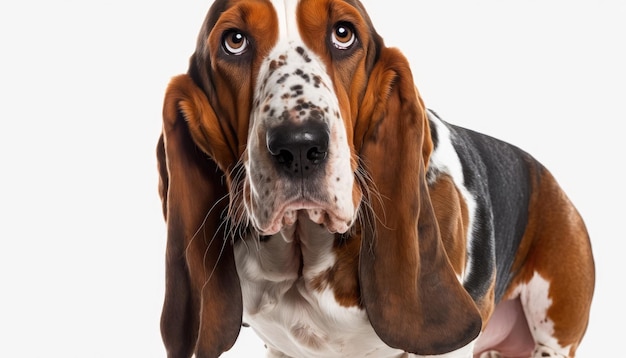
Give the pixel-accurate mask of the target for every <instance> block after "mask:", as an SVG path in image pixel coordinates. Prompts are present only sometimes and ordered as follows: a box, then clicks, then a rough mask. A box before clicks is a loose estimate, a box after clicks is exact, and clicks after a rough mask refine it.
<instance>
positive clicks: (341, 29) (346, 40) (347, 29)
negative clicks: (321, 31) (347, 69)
mask: <svg viewBox="0 0 626 358" xmlns="http://www.w3.org/2000/svg"><path fill="white" fill-rule="evenodd" d="M331 41H332V43H333V45H334V46H335V47H336V48H337V49H339V50H347V49H349V48H350V47H351V46H352V45H354V43H355V42H356V34H355V32H354V27H353V26H352V24H350V23H347V22H339V23H337V24H336V25H335V28H334V29H333V32H332V34H331Z"/></svg>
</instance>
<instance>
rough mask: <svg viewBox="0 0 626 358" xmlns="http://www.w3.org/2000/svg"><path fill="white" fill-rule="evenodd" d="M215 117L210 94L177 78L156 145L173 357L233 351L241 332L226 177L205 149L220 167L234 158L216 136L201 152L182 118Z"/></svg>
mask: <svg viewBox="0 0 626 358" xmlns="http://www.w3.org/2000/svg"><path fill="white" fill-rule="evenodd" d="M211 115H213V116H214V113H213V111H212V109H211V106H210V105H209V103H208V101H207V100H206V97H205V96H204V94H203V93H202V91H200V89H199V88H198V87H196V86H195V85H194V83H193V81H191V79H190V78H189V77H188V76H187V75H181V76H178V77H175V78H173V79H172V81H171V82H170V85H169V87H168V89H167V92H166V95H165V102H164V108H163V132H162V135H161V138H160V139H159V143H158V147H157V158H158V161H159V173H160V176H161V178H160V193H161V199H162V201H163V211H164V215H165V219H166V222H167V248H166V251H167V253H166V255H167V256H166V284H165V301H164V304H163V312H162V315H161V333H162V337H163V342H164V344H165V346H166V349H167V352H168V356H169V357H189V356H191V354H192V353H194V352H195V353H196V356H202V357H217V356H219V355H220V354H221V353H222V352H224V351H226V350H228V349H230V348H231V347H232V345H233V344H234V342H235V340H236V339H237V336H238V334H239V329H240V327H241V316H242V298H241V289H240V286H239V278H238V276H237V271H236V268H235V262H234V256H233V250H232V245H231V244H230V242H228V241H225V240H226V239H225V237H226V236H225V234H224V225H223V224H222V223H221V215H222V214H223V212H224V210H225V208H226V207H227V205H228V200H227V199H225V198H226V197H227V193H228V191H227V188H226V185H225V184H224V182H223V172H222V171H221V170H220V169H219V168H218V166H217V164H216V163H215V161H214V160H211V159H210V158H209V157H208V156H207V155H206V154H205V153H204V152H203V151H205V152H206V153H209V154H211V156H215V157H218V158H220V159H221V160H223V161H222V163H228V162H229V161H228V160H229V155H230V154H229V151H228V150H222V149H223V147H224V146H225V145H226V146H227V143H226V142H225V140H224V139H222V137H220V136H218V135H212V136H206V137H205V142H203V143H202V144H203V147H202V148H201V149H202V150H200V148H198V146H197V142H195V141H194V140H193V139H192V133H193V132H198V131H202V130H203V129H200V128H190V127H189V122H188V121H187V120H185V119H189V117H190V116H200V117H203V118H202V119H206V120H207V122H210V120H211V119H210V118H206V117H208V116H211ZM207 139H210V141H209V140H207ZM209 144H210V146H209ZM215 157H214V158H215ZM222 170H224V168H222Z"/></svg>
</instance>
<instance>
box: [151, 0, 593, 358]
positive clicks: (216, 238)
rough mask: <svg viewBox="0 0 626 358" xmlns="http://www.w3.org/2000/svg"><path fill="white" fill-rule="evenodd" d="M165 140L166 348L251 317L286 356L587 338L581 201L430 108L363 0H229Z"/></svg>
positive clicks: (478, 351) (225, 340)
mask: <svg viewBox="0 0 626 358" xmlns="http://www.w3.org/2000/svg"><path fill="white" fill-rule="evenodd" d="M158 154H159V163H160V173H161V194H162V199H163V209H164V215H165V218H166V221H167V224H168V247H167V259H168V261H167V284H166V298H165V303H164V309H163V316H162V333H163V339H164V342H165V345H166V348H167V350H168V355H169V356H170V357H188V356H191V354H193V353H195V354H196V356H197V357H212V356H218V355H219V354H221V353H222V352H223V351H225V350H227V349H229V348H230V347H231V346H232V344H233V343H234V341H235V339H236V337H237V335H238V332H239V327H240V326H241V324H242V323H246V324H249V325H250V326H251V327H252V328H253V329H254V330H255V331H256V332H257V333H258V335H259V336H260V337H261V338H262V339H263V341H264V342H265V343H266V346H267V348H268V350H267V355H268V356H271V357H285V356H288V357H364V356H372V357H401V356H406V354H407V353H410V354H412V356H420V355H421V356H425V355H429V356H431V355H432V356H438V357H472V356H476V357H478V356H481V357H483V356H484V357H498V356H499V355H502V356H506V357H573V356H574V355H575V352H576V349H577V347H578V345H579V343H580V341H581V339H582V337H583V335H584V332H585V330H586V327H587V322H588V315H589V307H590V303H591V298H592V294H593V287H594V263H593V258H592V253H591V247H590V244H589V239H588V235H587V232H586V229H585V225H584V223H583V221H582V219H581V218H580V216H579V214H578V213H577V211H576V209H575V208H574V207H573V205H572V204H571V203H570V201H569V200H568V199H567V197H566V196H565V194H564V193H563V192H562V190H561V189H560V188H559V187H558V184H557V183H556V181H555V180H554V178H553V177H552V176H551V174H550V173H549V172H548V171H547V170H546V169H545V168H544V167H543V166H541V164H539V163H538V162H537V161H536V160H534V159H533V158H532V157H531V156H530V155H528V154H527V153H525V152H523V151H521V150H520V149H518V148H516V147H514V146H512V145H509V144H506V143H504V142H501V141H498V140H496V139H493V138H491V137H488V136H485V135H482V134H478V133H476V132H472V131H469V130H466V129H463V128H459V127H456V126H453V125H451V124H448V123H446V122H444V121H442V120H441V119H440V118H439V117H438V116H437V115H436V114H434V112H430V111H428V110H426V109H425V107H424V106H423V104H422V101H421V99H420V97H419V93H418V92H417V90H416V89H415V86H414V84H413V82H412V75H411V72H410V69H409V66H408V63H407V61H406V59H405V58H404V57H403V56H402V55H401V54H400V53H399V52H398V51H397V50H395V49H390V48H387V47H385V46H384V44H383V42H382V39H381V38H380V37H379V36H378V35H377V34H376V32H375V30H374V28H373V26H372V24H371V22H370V20H369V18H368V16H367V14H366V13H365V11H364V9H363V7H362V5H361V4H360V3H359V2H358V1H350V0H315V1H314V0H301V1H295V0H285V1H264V0H261V1H252V0H230V1H221V0H218V1H216V2H215V3H214V4H213V6H212V8H211V10H210V11H209V14H208V16H207V18H206V21H205V24H204V26H203V29H202V31H201V33H200V36H199V40H198V47H197V50H196V53H195V54H194V55H193V56H192V59H191V63H190V69H189V73H188V74H187V75H182V76H178V77H176V78H174V79H172V82H171V83H170V86H169V88H168V91H167V94H166V98H165V105H164V127H163V135H162V138H161V140H160V141H159V146H158ZM405 352H406V353H405ZM496 352H499V353H496Z"/></svg>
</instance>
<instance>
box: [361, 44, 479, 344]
mask: <svg viewBox="0 0 626 358" xmlns="http://www.w3.org/2000/svg"><path fill="white" fill-rule="evenodd" d="M364 98H365V99H364V101H363V106H362V107H361V108H362V112H361V113H360V114H359V118H358V120H357V123H358V125H357V127H356V128H355V148H356V149H357V150H359V155H360V159H361V162H362V165H363V167H364V169H365V170H366V171H367V172H368V173H369V175H370V177H371V179H372V181H373V183H374V185H375V186H376V188H375V189H374V190H375V191H377V195H376V196H373V197H371V198H370V199H369V206H368V205H364V207H367V208H364V212H365V218H364V220H363V226H362V244H361V255H360V264H359V280H360V284H361V295H362V300H363V303H364V305H365V308H366V310H367V314H368V317H369V320H370V321H371V324H372V326H373V327H374V330H375V331H376V333H377V334H378V336H379V337H380V338H381V339H382V340H383V341H384V342H385V343H386V344H388V345H389V346H391V347H395V348H399V349H402V350H404V351H407V352H411V353H415V354H420V355H437V354H442V353H446V352H450V351H454V350H456V349H458V348H461V347H463V346H465V345H467V344H469V343H470V342H471V341H472V340H474V339H475V338H476V337H477V336H478V334H479V333H480V329H481V317H480V314H479V312H478V309H477V307H476V305H475V304H474V302H473V300H472V299H471V297H470V296H469V294H468V293H467V292H466V291H465V289H464V288H463V286H462V285H461V284H460V282H459V281H458V279H457V277H456V275H455V273H454V271H453V269H452V266H451V264H450V262H449V260H448V257H447V255H446V252H445V248H444V246H443V244H442V240H441V236H440V233H439V227H438V224H437V220H436V218H435V214H434V211H433V206H432V203H431V200H430V196H429V192H428V185H427V182H426V169H427V163H428V160H429V156H430V153H431V151H432V146H433V144H432V140H431V138H430V132H429V127H428V120H427V117H426V112H425V108H424V106H423V103H422V100H421V98H420V97H419V94H418V92H417V90H416V88H415V85H414V83H413V78H412V74H411V71H410V68H409V64H408V62H407V60H406V59H405V57H404V56H403V55H402V54H401V53H400V52H399V51H398V50H396V49H390V48H383V49H382V50H381V53H380V57H379V59H378V61H377V63H376V64H375V66H374V68H373V70H372V72H371V76H370V79H369V83H368V87H367V90H366V93H365V96H364Z"/></svg>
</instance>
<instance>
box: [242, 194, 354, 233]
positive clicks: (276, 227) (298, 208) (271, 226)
mask: <svg viewBox="0 0 626 358" xmlns="http://www.w3.org/2000/svg"><path fill="white" fill-rule="evenodd" d="M303 218H304V219H308V220H310V221H312V222H314V223H316V224H318V225H320V226H323V227H325V228H326V229H327V230H328V231H329V232H331V233H345V232H346V231H348V229H349V228H350V227H351V226H352V224H353V222H354V218H352V217H345V215H342V214H341V213H338V212H335V211H333V210H330V209H328V208H326V207H325V206H323V205H320V204H319V203H314V202H306V201H295V202H291V203H287V204H285V205H283V206H282V207H280V208H279V209H278V210H276V212H275V213H274V215H272V217H271V219H270V220H269V221H268V224H267V225H258V224H260V223H258V222H256V223H255V224H257V225H255V226H256V227H257V229H258V230H259V233H260V234H261V235H274V234H276V233H278V232H280V231H281V230H283V229H285V228H291V227H292V226H293V225H294V224H295V223H296V222H297V221H298V220H299V219H303Z"/></svg>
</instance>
